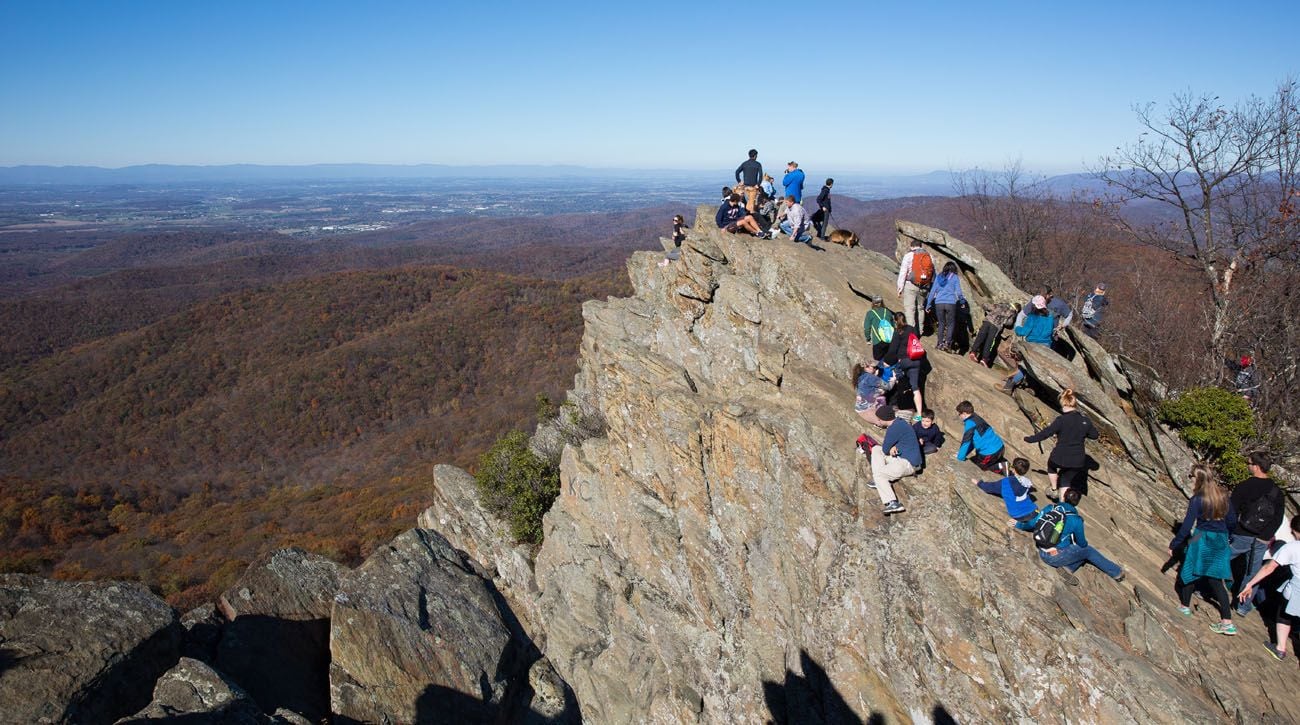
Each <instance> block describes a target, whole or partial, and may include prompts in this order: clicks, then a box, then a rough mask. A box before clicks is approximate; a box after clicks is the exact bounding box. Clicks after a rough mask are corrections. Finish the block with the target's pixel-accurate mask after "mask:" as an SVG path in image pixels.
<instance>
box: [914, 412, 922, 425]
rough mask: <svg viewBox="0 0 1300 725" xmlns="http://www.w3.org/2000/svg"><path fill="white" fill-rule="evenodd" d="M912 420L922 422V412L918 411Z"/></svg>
mask: <svg viewBox="0 0 1300 725" xmlns="http://www.w3.org/2000/svg"><path fill="white" fill-rule="evenodd" d="M912 422H913V423H920V422H921V414H920V413H917V414H916V415H914V416H912Z"/></svg>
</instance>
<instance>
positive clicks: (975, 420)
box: [957, 400, 1007, 474]
mask: <svg viewBox="0 0 1300 725" xmlns="http://www.w3.org/2000/svg"><path fill="white" fill-rule="evenodd" d="M957 417H959V418H961V425H962V434H961V446H960V447H959V448H958V449H957V460H959V461H965V460H967V459H969V460H970V461H971V462H972V463H974V464H975V465H976V466H979V469H980V470H981V471H997V472H999V473H1002V474H1005V473H1006V466H1005V464H1006V458H1005V457H1004V456H1005V454H1006V450H1007V448H1006V445H1004V444H1003V443H1002V437H1001V436H999V435H998V434H997V432H996V431H994V430H993V426H991V425H989V424H988V422H987V421H985V420H984V419H983V418H981V417H979V416H978V415H976V414H975V405H974V404H973V403H971V402H970V401H969V400H963V401H961V402H960V403H958V404H957Z"/></svg>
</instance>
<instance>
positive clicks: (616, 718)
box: [535, 214, 1300, 723]
mask: <svg viewBox="0 0 1300 725" xmlns="http://www.w3.org/2000/svg"><path fill="white" fill-rule="evenodd" d="M699 218H703V219H705V220H706V223H704V224H697V226H696V228H695V230H694V231H693V233H692V234H691V235H690V237H689V238H688V239H687V242H686V243H685V244H684V245H683V246H682V257H681V259H680V260H679V261H677V262H674V263H672V264H671V265H669V266H667V267H658V266H657V263H658V261H659V259H660V254H658V253H639V254H636V255H634V256H633V257H632V258H631V259H630V260H629V263H628V270H629V274H630V276H631V278H632V282H633V287H634V289H635V294H634V296H632V297H630V298H627V299H614V300H609V301H606V302H588V303H587V304H586V305H585V306H584V308H583V316H584V319H585V321H586V332H585V335H584V338H583V342H582V350H581V354H582V359H581V367H580V370H579V373H578V375H577V376H576V378H575V387H574V390H573V391H572V393H571V396H570V398H571V399H572V400H576V401H579V402H580V403H581V404H582V405H583V406H586V407H589V408H591V409H593V410H596V411H598V412H599V413H600V414H601V415H602V416H603V418H604V420H605V421H606V424H607V432H606V434H605V435H604V436H603V437H598V438H593V439H590V440H586V441H584V442H582V443H581V445H579V446H570V447H568V448H567V449H566V450H565V453H564V456H563V463H562V473H561V479H562V485H563V487H562V492H561V496H560V499H559V500H558V501H557V503H556V505H555V507H554V508H553V509H552V510H551V512H550V513H549V514H547V517H546V540H545V543H544V544H543V546H542V548H541V550H540V551H539V552H538V554H537V558H536V572H535V577H536V584H537V587H538V588H539V590H540V594H539V596H538V601H537V603H536V605H535V606H536V609H537V611H538V612H539V616H538V617H537V621H539V622H541V623H543V624H544V627H545V630H546V632H545V642H546V646H545V653H546V656H547V659H548V660H549V661H550V662H551V663H552V664H553V666H554V667H555V669H556V671H557V672H558V674H559V675H560V676H561V677H562V678H563V679H564V680H565V681H566V682H568V683H569V685H571V686H572V688H573V690H574V691H575V693H576V694H577V697H578V701H579V702H580V703H581V706H582V713H583V716H584V717H586V718H588V719H590V720H593V721H596V722H611V723H628V722H637V723H640V722H738V721H739V722H761V721H765V720H769V719H771V720H776V721H784V720H787V719H789V718H794V713H799V717H806V718H810V719H813V720H817V719H820V720H824V721H830V720H834V719H836V718H839V719H848V718H849V717H854V718H859V719H861V720H866V719H868V718H869V717H871V716H872V715H873V714H879V715H881V716H884V717H885V718H887V719H889V720H897V721H902V722H906V721H917V720H920V721H925V720H931V719H939V718H940V717H941V716H943V715H945V714H950V715H951V716H952V717H955V718H956V719H957V720H958V721H972V722H1007V721H1017V722H1030V721H1057V720H1068V721H1071V722H1179V723H1181V722H1206V721H1218V720H1223V719H1241V720H1252V721H1255V720H1265V721H1295V720H1296V719H1297V718H1300V705H1297V704H1296V703H1295V702H1293V701H1292V700H1293V698H1286V697H1279V696H1278V693H1281V692H1286V691H1287V687H1288V686H1289V685H1287V684H1285V678H1287V677H1290V675H1283V674H1280V670H1277V669H1276V668H1272V665H1273V664H1274V663H1270V662H1268V661H1266V660H1265V659H1264V657H1263V656H1262V655H1261V653H1260V652H1257V651H1256V650H1258V649H1259V645H1258V642H1259V641H1261V640H1263V639H1264V638H1265V637H1266V634H1265V631H1264V629H1263V627H1262V626H1261V625H1260V624H1259V622H1258V620H1257V619H1251V620H1247V621H1244V622H1241V623H1239V626H1240V627H1241V628H1242V629H1243V630H1244V634H1245V636H1241V637H1236V638H1229V637H1218V638H1215V639H1210V635H1209V634H1208V633H1207V629H1206V627H1207V625H1208V624H1209V623H1210V621H1211V619H1210V615H1209V613H1208V612H1207V611H1205V610H1204V609H1198V611H1197V613H1196V616H1195V617H1194V618H1192V619H1190V620H1188V619H1184V618H1183V617H1181V616H1180V615H1178V614H1177V612H1176V611H1175V606H1176V603H1175V600H1174V599H1173V597H1172V595H1171V594H1170V593H1169V592H1170V588H1171V585H1172V581H1173V576H1174V574H1173V573H1170V572H1166V573H1162V572H1161V571H1160V565H1161V564H1162V563H1163V562H1164V560H1165V546H1166V544H1167V543H1168V540H1169V527H1170V525H1171V524H1172V523H1173V521H1174V520H1176V518H1178V517H1180V516H1181V514H1182V507H1183V505H1184V504H1185V498H1183V497H1182V496H1181V494H1180V493H1179V491H1178V490H1177V489H1176V488H1175V487H1174V485H1173V484H1172V483H1170V482H1169V481H1168V479H1167V478H1166V477H1165V476H1164V475H1162V472H1163V471H1164V470H1166V469H1167V468H1168V465H1167V464H1166V463H1165V462H1164V461H1163V459H1162V458H1161V457H1162V453H1161V451H1160V448H1159V447H1158V446H1153V445H1151V444H1150V441H1149V440H1148V439H1144V438H1143V436H1147V435H1150V434H1149V429H1148V428H1147V427H1146V425H1145V424H1144V423H1143V422H1142V421H1141V418H1140V416H1137V415H1136V414H1135V413H1134V412H1133V411H1132V410H1130V408H1129V407H1126V402H1125V393H1123V392H1122V386H1123V380H1122V379H1121V378H1120V377H1118V376H1119V374H1120V373H1118V372H1115V371H1117V370H1118V371H1120V372H1122V368H1121V367H1119V364H1118V363H1115V362H1114V361H1111V360H1108V359H1107V358H1106V357H1103V356H1104V355H1105V352H1104V350H1100V349H1098V350H1088V351H1087V355H1088V357H1087V358H1083V356H1080V357H1081V359H1080V361H1079V362H1078V364H1075V363H1066V362H1064V361H1060V362H1058V361H1048V360H1041V361H1037V365H1038V367H1037V368H1036V369H1035V370H1036V371H1041V372H1042V374H1043V375H1044V377H1053V376H1054V377H1055V379H1057V380H1058V384H1061V383H1066V384H1070V385H1072V386H1075V387H1077V388H1079V389H1084V388H1087V393H1086V395H1088V396H1090V403H1091V404H1092V405H1093V408H1092V409H1091V410H1095V411H1097V414H1098V415H1099V416H1105V417H1106V418H1107V419H1108V420H1109V422H1110V424H1111V426H1110V435H1108V436H1107V441H1105V442H1104V443H1102V444H1100V445H1093V444H1089V448H1090V452H1091V454H1092V455H1093V456H1094V457H1096V458H1097V459H1098V461H1099V464H1100V467H1099V470H1098V471H1096V473H1095V476H1094V479H1093V484H1092V492H1091V494H1090V495H1089V497H1088V498H1087V499H1086V500H1085V502H1084V504H1083V505H1082V512H1083V514H1084V516H1085V517H1086V519H1087V533H1088V540H1089V542H1090V543H1092V544H1094V545H1095V546H1097V547H1098V548H1099V549H1101V550H1102V551H1103V552H1104V553H1105V554H1107V555H1108V556H1110V557H1111V558H1112V559H1114V560H1116V561H1117V562H1119V563H1120V564H1121V565H1123V566H1124V567H1125V568H1126V571H1127V572H1128V580H1127V581H1126V582H1125V583H1124V584H1122V585H1121V584H1116V583H1115V582H1113V581H1111V580H1110V579H1108V578H1106V577H1105V576H1104V575H1102V574H1100V573H1099V572H1097V571H1096V570H1093V569H1091V568H1087V569H1084V570H1081V571H1080V572H1079V577H1080V579H1081V581H1082V583H1081V585H1080V586H1078V587H1070V586H1066V585H1065V584H1064V583H1063V582H1062V580H1061V578H1060V577H1059V576H1057V574H1056V573H1055V572H1054V571H1053V570H1051V569H1050V568H1048V567H1046V566H1044V565H1042V564H1041V563H1039V560H1038V557H1037V555H1036V554H1035V553H1034V550H1033V546H1032V542H1031V541H1030V540H1029V538H1028V536H1027V535H1025V534H1021V533H1018V532H1014V531H1011V530H1010V529H1009V528H1008V527H1007V524H1006V521H1007V517H1006V512H1005V509H1004V507H1003V504H1002V502H1001V501H1000V500H999V499H998V498H995V497H992V496H988V495H986V494H984V493H982V492H981V491H979V490H978V489H977V488H975V487H974V486H972V485H971V484H970V478H971V477H975V476H977V475H978V471H977V470H976V469H975V468H974V467H973V466H971V464H969V463H963V462H958V461H956V460H954V458H953V456H954V454H955V449H956V441H955V440H954V439H955V438H957V437H959V435H960V431H961V425H960V422H959V420H958V418H957V416H956V414H955V413H954V412H953V408H954V406H955V405H956V403H957V402H959V401H961V400H963V399H969V400H972V401H973V402H974V403H975V405H976V407H977V410H978V412H979V413H980V414H981V415H982V416H983V417H985V419H987V420H988V421H989V422H990V423H992V424H993V426H994V427H995V428H996V429H997V430H998V431H999V433H1000V434H1001V435H1002V437H1003V438H1004V440H1006V441H1007V444H1008V455H1009V456H1015V455H1024V456H1026V457H1028V458H1029V459H1030V460H1031V461H1032V462H1033V463H1034V465H1035V468H1036V469H1038V471H1039V472H1037V473H1034V474H1032V475H1033V478H1034V480H1035V481H1036V482H1037V483H1038V484H1039V486H1040V488H1041V487H1044V486H1045V485H1046V476H1045V475H1044V474H1043V473H1042V472H1041V471H1042V467H1043V466H1044V465H1045V462H1046V455H1045V454H1046V450H1044V451H1040V450H1039V449H1038V447H1037V446H1035V445H1032V444H1024V443H1021V442H1020V441H1021V440H1022V439H1023V437H1024V436H1026V435H1028V434H1029V433H1031V432H1032V431H1033V430H1034V423H1033V421H1034V420H1040V421H1041V420H1049V419H1050V416H1051V415H1052V414H1053V411H1052V409H1051V408H1050V407H1049V406H1047V405H1046V404H1045V403H1043V402H1042V401H1039V400H1036V399H1034V398H1033V397H1032V396H1025V394H1024V393H1018V394H1017V398H1016V399H1012V398H1009V397H1007V396H1004V395H1001V394H1000V393H997V392H996V391H995V390H994V386H995V385H996V384H997V383H998V381H999V379H1000V377H1001V376H1002V375H1005V373H1001V372H998V371H992V370H987V369H984V368H983V367H980V366H977V365H975V364H973V363H971V362H970V361H969V360H966V359H965V358H959V357H957V356H952V355H945V354H943V353H939V352H932V353H931V355H930V361H929V362H930V365H931V366H932V368H933V371H932V373H931V375H930V378H929V382H928V384H927V388H926V395H927V397H926V402H927V404H928V405H929V407H932V408H933V409H935V410H936V411H937V413H938V418H939V424H940V426H941V427H942V428H943V429H944V430H945V431H947V432H948V434H949V440H950V441H951V442H950V443H949V444H948V446H946V447H945V448H944V449H943V450H942V451H940V452H939V453H938V454H936V455H934V456H931V457H930V459H929V460H928V461H927V466H926V468H925V470H924V472H923V473H922V474H921V475H920V476H917V477H911V478H907V479H904V480H903V481H902V482H900V483H899V484H898V490H899V493H900V497H901V499H902V501H903V503H904V504H906V506H907V512H906V513H905V514H901V515H898V516H895V517H893V518H886V517H884V516H883V515H882V514H881V511H880V507H881V504H880V502H879V500H878V498H877V496H876V493H875V492H874V491H872V490H870V489H868V488H867V487H866V485H865V484H866V483H867V481H868V480H869V479H870V472H869V470H868V468H867V466H866V465H865V464H864V462H863V460H862V458H861V457H860V456H858V455H857V454H856V453H855V451H854V448H853V440H854V438H855V437H856V436H857V435H858V433H860V432H862V431H863V430H864V429H866V428H867V427H866V425H865V424H864V423H863V422H862V421H861V419H859V418H858V416H857V415H855V413H854V412H853V409H852V401H853V393H852V387H851V381H850V380H848V373H849V368H850V365H851V364H852V363H853V362H854V361H856V360H861V359H865V358H867V357H868V354H869V353H868V350H867V345H866V342H865V340H863V338H862V334H861V324H862V316H863V314H864V312H865V306H866V305H865V303H864V302H863V301H862V299H861V297H860V296H859V295H860V294H880V295H882V296H885V298H886V299H893V298H894V297H895V292H894V278H893V275H894V273H895V270H896V269H897V267H896V264H894V263H890V262H886V261H882V259H881V258H880V257H879V255H874V254H871V253H868V252H864V251H862V250H857V249H854V250H850V249H845V248H841V247H838V246H836V245H827V247H828V248H827V249H826V250H825V251H821V252H818V251H814V250H811V249H809V248H807V247H806V246H803V245H797V244H792V243H789V242H782V241H761V240H754V239H752V238H747V237H738V236H730V235H723V234H718V233H717V232H716V231H714V230H711V229H709V228H708V224H707V219H708V218H709V217H708V215H707V214H701V215H700V216H699V217H697V219H699ZM899 226H900V232H901V231H902V230H904V229H907V230H910V231H909V232H908V233H909V234H913V235H918V238H925V239H927V240H929V239H930V238H932V237H933V239H935V240H937V241H936V242H934V243H935V244H938V243H939V242H942V244H943V247H944V249H945V250H946V251H945V252H944V253H945V255H948V256H950V257H952V258H954V259H958V260H959V261H961V262H962V264H963V270H964V273H966V274H968V275H975V274H976V273H978V275H979V276H978V277H977V278H974V279H977V280H978V283H974V282H972V283H971V284H970V285H968V290H970V292H969V293H968V294H970V295H971V296H973V297H975V298H976V299H977V300H978V299H980V295H993V296H996V297H998V298H999V299H1017V298H1020V297H1021V296H1022V295H1023V293H1021V292H1020V291H1019V290H1015V289H1014V286H1012V285H1010V283H1009V281H1007V280H1006V279H1005V276H1004V275H1001V272H1000V271H998V270H996V268H994V267H992V265H990V264H988V263H987V261H985V260H983V258H982V256H978V252H976V251H975V250H973V249H972V248H969V247H967V245H962V244H961V243H960V242H959V241H957V240H953V239H951V238H950V237H948V235H946V234H942V233H940V232H938V230H929V231H927V230H926V229H924V228H921V227H919V225H908V224H906V223H900V225H899ZM1088 360H1091V362H1090V363H1088V364H1085V362H1087V361H1088ZM1096 364H1105V365H1108V366H1109V367H1108V368H1107V372H1104V373H1101V374H1099V375H1097V376H1096V377H1094V376H1092V375H1089V373H1088V367H1089V365H1096ZM1088 385H1092V386H1094V387H1093V388H1088ZM1022 396H1023V397H1024V399H1023V400H1021V397H1022ZM868 430H870V429H868ZM872 432H873V433H874V434H875V435H877V436H879V435H880V431H879V430H874V431H872ZM1144 457H1145V458H1144ZM794 719H797V718H794Z"/></svg>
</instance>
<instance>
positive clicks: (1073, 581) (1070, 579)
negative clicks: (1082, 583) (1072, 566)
mask: <svg viewBox="0 0 1300 725" xmlns="http://www.w3.org/2000/svg"><path fill="white" fill-rule="evenodd" d="M1056 573H1057V574H1060V575H1061V578H1062V579H1064V580H1065V583H1066V584H1069V585H1070V586H1072V587H1077V586H1079V577H1077V576H1075V575H1074V572H1072V571H1070V570H1069V569H1057V570H1056Z"/></svg>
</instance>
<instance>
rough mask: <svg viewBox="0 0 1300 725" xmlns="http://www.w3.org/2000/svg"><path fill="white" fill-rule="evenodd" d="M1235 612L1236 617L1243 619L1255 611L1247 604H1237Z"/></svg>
mask: <svg viewBox="0 0 1300 725" xmlns="http://www.w3.org/2000/svg"><path fill="white" fill-rule="evenodd" d="M1236 611H1237V616H1238V617H1245V616H1247V615H1249V614H1250V613H1251V612H1253V611H1255V608H1254V607H1253V606H1251V605H1249V604H1238V605H1237V610H1236Z"/></svg>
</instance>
